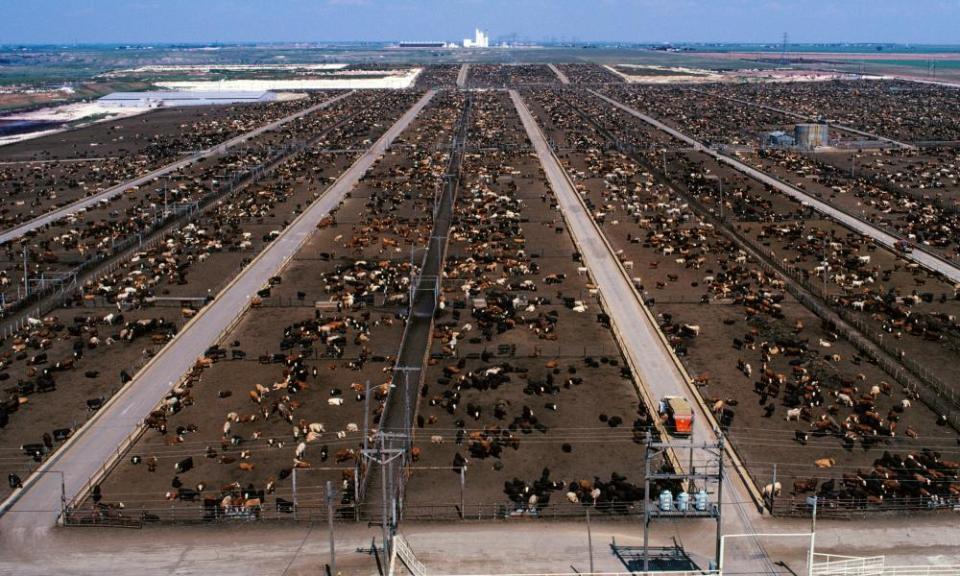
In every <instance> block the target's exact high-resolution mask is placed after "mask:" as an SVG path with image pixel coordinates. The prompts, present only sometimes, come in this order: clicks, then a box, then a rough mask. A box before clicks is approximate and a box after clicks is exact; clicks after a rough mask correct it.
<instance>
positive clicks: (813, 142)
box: [793, 124, 830, 150]
mask: <svg viewBox="0 0 960 576" xmlns="http://www.w3.org/2000/svg"><path fill="white" fill-rule="evenodd" d="M793 137H794V139H795V140H796V143H797V146H799V147H800V148H804V149H807V150H812V149H813V148H819V147H821V146H829V145H830V127H829V126H828V125H827V124H797V125H796V127H795V128H794V129H793Z"/></svg>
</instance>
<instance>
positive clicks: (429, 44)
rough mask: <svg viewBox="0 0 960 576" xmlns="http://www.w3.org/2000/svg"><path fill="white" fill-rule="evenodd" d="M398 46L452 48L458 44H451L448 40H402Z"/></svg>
mask: <svg viewBox="0 0 960 576" xmlns="http://www.w3.org/2000/svg"><path fill="white" fill-rule="evenodd" d="M398 46H399V47H400V48H451V47H455V46H456V45H455V44H454V45H453V46H451V45H450V44H447V43H446V42H400V44H398Z"/></svg>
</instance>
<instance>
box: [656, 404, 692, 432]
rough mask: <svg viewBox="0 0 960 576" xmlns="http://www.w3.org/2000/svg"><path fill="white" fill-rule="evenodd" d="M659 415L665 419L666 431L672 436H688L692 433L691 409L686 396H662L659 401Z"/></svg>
mask: <svg viewBox="0 0 960 576" xmlns="http://www.w3.org/2000/svg"><path fill="white" fill-rule="evenodd" d="M660 417H661V418H662V419H664V420H665V423H666V425H667V431H668V432H670V434H672V435H674V436H689V435H690V434H692V433H693V409H692V408H691V407H690V403H689V402H687V399H686V398H682V397H680V396H666V397H664V399H663V400H661V401H660Z"/></svg>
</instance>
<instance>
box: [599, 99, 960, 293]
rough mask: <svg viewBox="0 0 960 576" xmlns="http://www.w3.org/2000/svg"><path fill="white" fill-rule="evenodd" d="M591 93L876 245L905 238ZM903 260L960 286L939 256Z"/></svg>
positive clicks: (954, 269) (959, 275)
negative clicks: (938, 274) (911, 261)
mask: <svg viewBox="0 0 960 576" xmlns="http://www.w3.org/2000/svg"><path fill="white" fill-rule="evenodd" d="M589 92H590V93H591V94H593V95H595V96H597V97H599V98H601V99H603V100H605V101H606V102H609V103H610V104H612V105H614V106H616V107H617V108H619V109H621V110H623V111H624V112H627V113H628V114H631V115H633V116H636V117H637V118H640V119H641V120H643V121H644V122H646V123H648V124H650V125H652V126H655V127H656V128H659V129H660V130H662V131H664V132H666V133H667V134H670V135H671V136H673V137H674V138H677V139H678V140H682V141H683V142H686V143H687V144H690V145H691V146H693V147H694V148H695V149H697V150H700V151H702V152H704V153H706V154H709V155H710V156H713V157H714V158H715V159H716V160H717V161H719V162H723V163H725V164H728V165H730V166H733V167H734V168H736V169H737V170H739V171H741V172H743V173H744V174H746V175H748V176H750V177H751V178H753V179H755V180H758V181H760V182H763V183H764V184H766V185H768V186H770V187H772V188H775V189H777V190H779V191H780V192H783V193H784V194H786V195H787V196H790V197H791V198H793V199H795V200H797V201H798V202H801V203H803V204H806V205H809V206H811V207H813V208H814V209H815V210H816V211H817V212H820V213H821V214H824V215H826V216H829V217H830V218H832V219H834V220H836V221H837V222H840V223H841V224H843V225H844V226H846V227H847V228H850V229H851V230H853V231H855V232H857V233H859V234H862V235H864V236H866V237H868V238H871V239H873V241H874V242H877V243H878V244H882V245H884V246H886V247H888V248H890V249H894V247H893V246H894V244H895V243H896V242H897V241H899V240H903V238H901V237H898V236H894V235H893V234H890V233H889V232H885V231H883V230H881V229H879V228H877V227H875V226H874V225H873V224H870V223H869V222H867V221H866V220H862V219H861V218H859V217H857V216H855V215H853V214H850V213H849V212H845V211H843V210H840V209H839V208H835V207H834V206H832V205H830V204H827V203H826V202H823V201H822V200H819V199H817V198H816V197H814V196H811V195H809V194H807V193H806V192H803V191H802V190H800V189H799V188H794V187H793V186H790V185H789V184H786V183H784V182H781V181H780V180H777V179H776V178H773V177H771V176H768V175H767V174H765V173H763V172H761V171H760V170H757V169H756V168H753V167H752V166H748V165H747V164H744V163H743V162H740V161H739V160H736V159H734V158H731V157H729V156H725V155H723V154H721V153H719V152H717V151H716V150H711V149H709V148H706V147H704V146H703V144H701V143H700V142H697V141H696V140H694V139H693V138H691V137H689V136H687V135H686V134H684V133H682V132H680V131H679V130H675V129H674V128H671V127H670V126H667V125H666V124H664V123H663V122H660V121H659V120H657V119H656V118H652V117H650V116H647V115H646V114H643V113H641V112H639V111H638V110H636V109H635V108H631V107H630V106H627V105H626V104H623V103H621V102H618V101H617V100H614V99H613V98H610V97H608V96H604V95H603V94H600V93H599V92H597V91H595V90H589ZM901 254H902V253H901ZM903 257H904V258H906V259H908V260H913V261H914V262H916V263H918V264H920V265H921V266H923V267H924V268H927V269H928V270H933V271H934V272H939V273H940V274H942V275H943V276H944V277H946V278H947V279H949V280H950V281H951V282H960V266H958V265H957V264H954V263H952V262H950V261H948V260H946V259H944V258H941V257H939V256H936V255H935V254H932V253H930V252H927V251H925V250H923V249H922V247H916V248H914V250H913V251H912V252H911V253H909V254H903Z"/></svg>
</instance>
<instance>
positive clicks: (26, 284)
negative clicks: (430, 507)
mask: <svg viewBox="0 0 960 576" xmlns="http://www.w3.org/2000/svg"><path fill="white" fill-rule="evenodd" d="M23 295H24V296H23V297H24V298H29V297H30V269H29V268H28V267H27V245H26V244H24V245H23Z"/></svg>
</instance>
